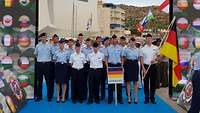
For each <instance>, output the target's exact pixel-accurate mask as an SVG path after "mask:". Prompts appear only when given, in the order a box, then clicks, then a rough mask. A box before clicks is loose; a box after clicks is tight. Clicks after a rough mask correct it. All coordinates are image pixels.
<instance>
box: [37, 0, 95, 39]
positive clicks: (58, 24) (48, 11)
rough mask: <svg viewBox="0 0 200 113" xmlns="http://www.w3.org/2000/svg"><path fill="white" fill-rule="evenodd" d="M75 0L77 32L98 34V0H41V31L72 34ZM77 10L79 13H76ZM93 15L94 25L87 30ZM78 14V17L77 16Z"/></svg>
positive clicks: (64, 35) (63, 35) (63, 34)
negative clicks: (83, 0) (84, 0)
mask: <svg viewBox="0 0 200 113" xmlns="http://www.w3.org/2000/svg"><path fill="white" fill-rule="evenodd" d="M73 1H74V4H75V5H74V7H75V9H77V10H75V20H74V21H75V22H76V27H75V28H76V30H77V31H76V34H78V33H79V32H83V33H85V34H91V33H92V34H96V33H98V32H99V26H98V21H97V0H89V1H88V2H82V1H78V0H39V33H41V32H47V33H48V34H50V35H51V34H55V33H56V34H58V35H61V36H62V37H66V36H71V34H72V20H73V19H72V15H73ZM76 12H77V14H76ZM91 15H92V25H91V26H90V29H89V30H88V31H87V30H86V28H87V23H88V20H89V19H90V18H91ZM76 16H77V17H76Z"/></svg>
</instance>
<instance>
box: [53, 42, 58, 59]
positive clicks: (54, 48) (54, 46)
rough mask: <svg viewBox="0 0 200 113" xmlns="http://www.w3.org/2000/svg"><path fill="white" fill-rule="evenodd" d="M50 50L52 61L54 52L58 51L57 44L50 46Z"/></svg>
mask: <svg viewBox="0 0 200 113" xmlns="http://www.w3.org/2000/svg"><path fill="white" fill-rule="evenodd" d="M51 50H52V54H53V57H52V58H53V59H55V58H54V57H55V52H56V51H58V50H59V44H53V45H51Z"/></svg>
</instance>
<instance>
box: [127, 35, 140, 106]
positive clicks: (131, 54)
mask: <svg viewBox="0 0 200 113" xmlns="http://www.w3.org/2000/svg"><path fill="white" fill-rule="evenodd" d="M123 57H124V61H125V62H124V71H125V72H124V73H125V74H124V81H125V82H126V90H127V91H126V92H127V95H128V103H129V104H131V91H130V90H131V88H130V86H131V82H134V104H137V103H138V83H137V82H138V74H139V65H138V60H139V57H140V52H139V49H138V48H136V46H135V38H131V39H130V40H129V46H128V47H125V48H124V51H123Z"/></svg>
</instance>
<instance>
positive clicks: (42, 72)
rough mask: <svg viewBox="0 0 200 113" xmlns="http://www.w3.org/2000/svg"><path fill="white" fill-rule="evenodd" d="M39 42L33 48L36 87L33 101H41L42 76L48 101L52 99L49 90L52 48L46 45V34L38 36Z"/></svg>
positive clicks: (50, 90) (50, 89)
mask: <svg viewBox="0 0 200 113" xmlns="http://www.w3.org/2000/svg"><path fill="white" fill-rule="evenodd" d="M39 38H40V40H41V42H40V43H39V44H37V45H36V48H35V52H34V54H35V56H36V58H37V63H36V73H37V86H36V91H37V92H36V98H35V101H36V102H38V101H41V100H42V83H43V76H44V77H45V80H46V86H47V98H48V101H51V99H52V96H53V95H52V92H53V91H52V88H51V78H50V73H49V72H50V63H51V59H52V50H51V49H52V48H51V45H50V44H48V43H47V34H46V33H42V34H41V35H40V36H39Z"/></svg>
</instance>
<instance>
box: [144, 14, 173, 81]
mask: <svg viewBox="0 0 200 113" xmlns="http://www.w3.org/2000/svg"><path fill="white" fill-rule="evenodd" d="M175 20H176V17H175V16H174V17H173V19H172V21H171V23H170V24H169V26H168V28H167V32H166V33H165V35H164V36H163V39H162V40H161V43H160V45H159V47H158V48H159V49H160V48H161V46H162V45H163V43H164V42H165V41H166V39H167V37H168V36H169V30H170V29H171V27H172V26H173V24H174V22H175ZM152 61H153V60H152ZM151 65H152V63H151V64H150V65H149V66H148V68H147V69H146V71H145V72H143V74H144V75H143V76H142V79H143V80H144V79H145V77H146V75H147V73H148V71H149V69H150V67H151Z"/></svg>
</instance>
